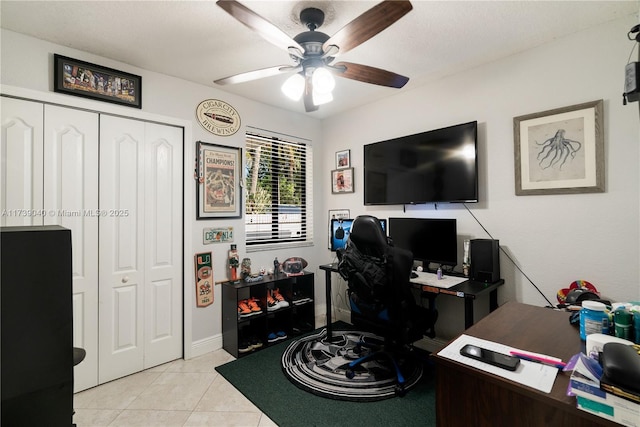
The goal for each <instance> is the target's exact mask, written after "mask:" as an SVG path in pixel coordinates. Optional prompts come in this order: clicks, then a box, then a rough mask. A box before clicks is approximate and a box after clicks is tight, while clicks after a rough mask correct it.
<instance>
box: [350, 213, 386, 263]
mask: <svg viewBox="0 0 640 427" xmlns="http://www.w3.org/2000/svg"><path fill="white" fill-rule="evenodd" d="M349 239H350V240H351V241H352V242H353V243H354V244H355V245H356V247H357V248H358V250H359V251H360V252H362V253H364V254H366V255H372V256H378V257H379V256H382V255H383V254H384V252H385V249H386V247H387V245H388V243H387V236H385V234H384V231H383V230H382V224H381V223H380V220H379V219H378V218H376V217H375V216H371V215H360V216H358V217H357V218H356V219H355V220H354V221H353V225H352V226H351V234H350V236H349Z"/></svg>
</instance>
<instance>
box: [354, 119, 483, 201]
mask: <svg viewBox="0 0 640 427" xmlns="http://www.w3.org/2000/svg"><path fill="white" fill-rule="evenodd" d="M477 128H478V124H477V122H469V123H463V124H459V125H455V126H450V127H447V128H442V129H437V130H432V131H428V132H423V133H418V134H415V135H408V136H403V137H400V138H395V139H390V140H387V141H381V142H376V143H373V144H368V145H365V146H364V204H365V205H405V204H418V203H433V202H477V201H478V159H477V133H478V132H477Z"/></svg>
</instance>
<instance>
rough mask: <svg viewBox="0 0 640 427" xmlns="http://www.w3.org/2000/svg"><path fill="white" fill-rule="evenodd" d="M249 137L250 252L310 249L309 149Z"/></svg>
mask: <svg viewBox="0 0 640 427" xmlns="http://www.w3.org/2000/svg"><path fill="white" fill-rule="evenodd" d="M246 138H247V141H246V150H245V155H244V157H245V165H244V167H245V191H246V195H247V197H246V202H245V235H246V243H247V249H248V250H252V249H253V250H260V249H269V248H272V247H273V244H278V245H277V246H278V247H281V246H282V244H288V245H290V246H301V245H307V244H312V243H313V185H312V184H313V179H312V177H313V167H312V165H313V161H312V159H313V157H312V151H311V145H310V144H305V143H302V142H293V141H285V140H283V139H281V138H276V137H266V136H261V135H257V134H252V133H247V136H246ZM290 139H293V138H290Z"/></svg>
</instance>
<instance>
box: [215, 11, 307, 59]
mask: <svg viewBox="0 0 640 427" xmlns="http://www.w3.org/2000/svg"><path fill="white" fill-rule="evenodd" d="M216 4H217V5H218V6H220V7H221V8H222V9H224V10H225V11H226V12H227V13H228V14H229V15H231V16H233V17H234V18H235V19H237V20H238V21H240V22H241V23H243V24H244V25H246V26H247V27H249V28H250V29H252V30H253V31H255V32H256V33H258V34H259V35H260V36H261V37H262V38H264V39H265V40H267V41H268V42H269V43H272V44H274V45H276V46H278V47H279V48H281V49H284V50H289V52H290V53H293V54H295V50H293V51H292V50H290V49H289V48H290V47H295V48H296V49H298V52H300V54H301V53H302V52H304V48H303V47H302V46H300V44H299V43H298V42H296V41H295V40H293V39H292V38H291V37H289V36H288V35H287V34H286V33H285V32H284V31H282V30H281V29H280V28H278V27H276V26H275V25H273V24H272V23H271V22H269V21H267V20H266V19H265V18H263V17H262V16H260V15H258V14H257V13H255V12H254V11H252V10H251V9H249V8H248V7H246V6H244V5H243V4H241V3H238V2H237V1H235V0H218V1H217V2H216ZM296 56H298V55H296ZM300 58H302V56H300Z"/></svg>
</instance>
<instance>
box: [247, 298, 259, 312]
mask: <svg viewBox="0 0 640 427" xmlns="http://www.w3.org/2000/svg"><path fill="white" fill-rule="evenodd" d="M259 302H260V300H259V299H258V298H256V297H251V298H249V299H248V300H247V305H248V306H249V309H250V310H251V312H252V313H256V314H258V313H262V308H260V304H259Z"/></svg>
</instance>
